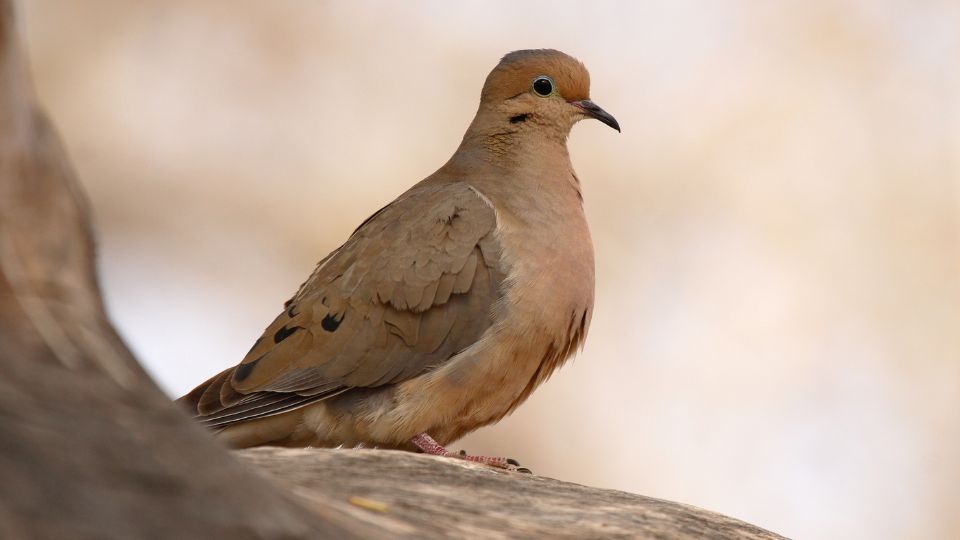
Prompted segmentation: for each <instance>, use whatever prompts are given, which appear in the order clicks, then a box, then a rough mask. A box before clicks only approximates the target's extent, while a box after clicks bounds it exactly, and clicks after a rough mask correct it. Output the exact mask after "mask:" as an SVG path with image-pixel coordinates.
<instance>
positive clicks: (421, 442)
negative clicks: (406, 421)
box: [410, 433, 530, 473]
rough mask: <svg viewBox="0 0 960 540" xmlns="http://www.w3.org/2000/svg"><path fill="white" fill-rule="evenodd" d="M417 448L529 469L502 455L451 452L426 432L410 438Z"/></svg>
mask: <svg viewBox="0 0 960 540" xmlns="http://www.w3.org/2000/svg"><path fill="white" fill-rule="evenodd" d="M410 442H412V443H413V444H414V445H416V447H417V448H419V449H420V450H422V451H423V453H424V454H430V455H432V456H444V457H454V458H460V459H465V460H467V461H475V462H477V463H483V464H484V465H490V466H491V467H497V468H499V469H507V470H510V471H518V472H526V473H529V472H530V470H529V469H525V468H523V467H520V466H519V465H520V464H519V463H517V460H515V459H509V458H502V457H487V456H470V455H467V454H466V453H465V452H460V453H457V452H451V451H449V450H447V449H446V448H444V447H442V446H440V443H438V442H437V441H435V440H433V437H431V436H430V435H427V434H426V433H421V434H419V435H417V436H416V437H414V438H413V439H411V440H410Z"/></svg>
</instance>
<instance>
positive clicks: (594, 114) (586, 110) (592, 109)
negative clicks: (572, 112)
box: [570, 99, 620, 132]
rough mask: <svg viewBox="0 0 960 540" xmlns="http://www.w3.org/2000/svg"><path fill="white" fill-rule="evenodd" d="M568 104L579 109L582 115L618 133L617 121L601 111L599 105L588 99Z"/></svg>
mask: <svg viewBox="0 0 960 540" xmlns="http://www.w3.org/2000/svg"><path fill="white" fill-rule="evenodd" d="M570 104H571V105H573V106H574V107H576V108H578V109H580V110H581V111H583V114H585V115H587V116H589V117H590V118H596V119H597V120H599V121H601V122H603V123H604V124H606V125H608V126H610V127H612V128H613V129H615V130H617V131H618V132H619V131H620V124H619V123H618V122H617V119H616V118H614V117H613V115H612V114H610V113H608V112H607V111H605V110H603V109H601V108H600V106H599V105H597V104H596V103H594V102H592V101H590V100H589V99H582V100H580V101H571V102H570Z"/></svg>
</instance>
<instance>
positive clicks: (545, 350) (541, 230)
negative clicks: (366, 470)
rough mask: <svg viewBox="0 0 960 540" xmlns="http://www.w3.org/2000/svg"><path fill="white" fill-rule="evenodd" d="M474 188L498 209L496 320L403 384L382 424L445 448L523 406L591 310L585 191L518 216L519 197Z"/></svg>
mask: <svg viewBox="0 0 960 540" xmlns="http://www.w3.org/2000/svg"><path fill="white" fill-rule="evenodd" d="M478 192H480V193H481V194H482V195H484V198H486V200H488V201H489V203H490V204H491V205H493V207H494V208H495V209H496V210H497V228H496V231H495V233H494V234H495V236H496V240H497V243H498V244H499V245H500V248H501V252H500V257H499V261H498V264H499V265H500V268H499V270H500V271H502V272H503V275H504V276H505V279H504V280H503V283H504V289H503V291H502V297H501V298H500V300H499V301H498V302H497V304H496V305H495V306H494V310H495V314H494V317H493V319H494V320H495V321H497V322H496V323H495V324H494V325H493V326H492V327H491V328H490V329H489V330H488V331H487V332H486V333H485V334H484V336H483V337H482V338H481V339H480V340H479V341H477V342H476V343H475V344H474V345H473V346H471V347H469V348H468V349H466V350H465V351H463V352H462V353H461V354H459V355H458V356H457V357H455V358H453V359H451V361H449V362H448V363H447V364H445V365H443V366H442V367H440V368H438V369H436V370H435V371H432V372H430V373H427V374H425V375H423V376H421V377H418V378H416V379H414V380H411V381H408V382H405V383H402V384H401V385H399V387H398V388H397V393H396V403H397V404H398V405H397V407H396V409H395V410H394V411H391V413H388V415H387V416H389V417H391V418H390V421H389V422H388V423H385V424H384V425H396V424H400V425H404V424H408V430H409V431H411V432H417V433H419V432H428V433H430V434H431V435H433V437H434V438H435V439H436V440H437V441H439V442H440V443H441V444H446V443H447V442H449V441H453V440H456V439H458V438H459V437H461V436H463V435H464V434H466V433H469V432H470V431H473V430H475V429H477V428H479V427H482V426H484V425H487V424H490V423H493V422H496V421H497V420H499V419H501V418H503V416H505V415H507V414H508V413H510V412H511V411H513V409H515V408H516V407H517V406H518V405H520V403H522V402H523V401H524V400H525V399H526V398H527V397H528V396H529V395H530V393H531V392H532V391H533V390H534V389H535V388H536V387H537V386H539V385H540V384H541V383H542V382H544V381H545V380H546V379H547V378H548V377H549V376H550V375H551V374H552V373H553V371H554V370H555V369H556V368H557V367H559V366H560V365H561V364H562V363H563V362H564V361H565V360H566V359H567V358H568V357H569V356H571V355H572V354H573V353H574V352H575V351H576V349H577V347H578V346H579V345H580V344H581V343H582V342H583V339H584V338H585V336H586V332H587V328H588V326H589V322H590V316H591V313H592V310H593V293H594V261H593V245H592V242H591V240H590V232H589V229H588V228H587V223H586V219H585V217H584V213H583V209H582V204H581V201H580V199H579V193H576V194H573V193H571V194H569V195H570V196H569V197H568V198H566V199H563V198H561V199H560V200H555V199H551V200H539V201H526V204H521V205H520V207H522V208H524V210H523V212H518V211H517V209H516V208H517V205H516V204H511V203H517V202H518V201H516V200H514V201H510V202H505V201H502V200H497V198H496V196H495V195H493V196H488V195H487V194H485V193H483V192H482V191H480V190H478ZM521 202H522V201H521ZM411 423H415V424H416V425H409V424H411Z"/></svg>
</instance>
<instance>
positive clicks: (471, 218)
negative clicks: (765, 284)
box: [180, 50, 619, 467]
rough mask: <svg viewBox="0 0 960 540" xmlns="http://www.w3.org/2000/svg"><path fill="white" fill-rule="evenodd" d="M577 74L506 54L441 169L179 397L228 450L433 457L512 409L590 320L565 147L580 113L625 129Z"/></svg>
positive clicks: (586, 266) (532, 53) (565, 65)
mask: <svg viewBox="0 0 960 540" xmlns="http://www.w3.org/2000/svg"><path fill="white" fill-rule="evenodd" d="M589 84H590V83H589V76H588V74H587V71H586V69H585V68H584V67H583V65H582V64H581V63H580V62H579V61H577V60H575V59H574V58H571V57H570V56H567V55H565V54H563V53H561V52H559V51H554V50H529V51H516V52H513V53H510V54H508V55H507V56H505V57H504V58H503V60H501V62H500V63H499V64H498V65H497V67H496V68H494V70H493V71H492V72H491V73H490V75H489V76H488V77H487V80H486V83H485V84H484V87H483V91H482V93H481V101H480V108H479V110H478V111H477V115H476V117H475V118H474V120H473V123H472V124H471V125H470V127H469V129H468V130H467V133H466V135H465V136H464V138H463V142H462V143H461V145H460V147H459V148H458V149H457V151H456V153H455V154H454V155H453V157H452V158H451V159H450V161H448V162H447V163H446V164H445V165H443V166H442V167H441V168H440V169H439V170H438V171H437V172H435V173H434V174H432V175H430V176H429V177H427V178H426V179H424V180H423V181H421V182H420V183H418V184H416V185H415V186H413V187H412V188H410V190H408V191H407V192H406V193H404V194H402V195H400V196H399V197H398V198H397V199H396V200H395V201H393V202H392V203H390V204H389V205H387V206H386V207H384V208H383V209H381V210H380V211H378V212H377V213H375V214H374V215H372V216H371V217H370V218H368V219H367V220H366V221H365V222H364V223H362V224H361V225H360V226H359V227H358V228H357V230H356V231H355V232H354V233H353V235H351V236H350V238H349V239H348V240H347V241H346V243H344V244H343V245H342V246H341V247H340V248H338V249H337V250H335V251H334V252H332V253H331V254H329V255H328V256H327V257H326V258H324V259H323V260H322V261H321V262H320V263H319V264H318V266H317V268H316V270H315V271H314V272H313V274H312V275H311V276H310V277H309V278H308V279H307V281H306V282H305V283H304V284H303V285H302V286H301V287H300V290H299V291H298V292H297V293H296V295H294V297H293V298H292V299H290V300H289V301H288V302H287V303H286V305H285V306H284V310H283V312H281V313H280V315H278V316H277V318H276V319H275V320H274V321H273V323H272V324H270V326H268V327H267V329H266V331H265V332H264V333H263V335H262V336H261V337H260V338H259V339H258V340H257V341H256V343H255V344H254V345H253V347H252V348H251V349H250V352H249V353H248V354H247V355H246V357H245V358H244V359H243V361H242V362H241V363H240V364H239V365H237V366H235V367H231V368H229V369H226V370H225V371H223V372H221V373H220V374H218V375H216V376H214V377H213V378H211V379H210V380H208V381H207V382H205V383H203V384H201V385H200V386H198V387H197V388H196V389H194V390H193V391H192V392H190V393H189V394H187V395H186V396H184V397H182V398H181V399H180V401H181V402H183V403H185V404H186V405H187V406H188V407H189V408H190V409H191V411H192V412H193V413H194V414H195V415H196V417H197V419H198V420H199V421H200V422H202V423H203V424H205V425H207V426H209V427H211V428H213V429H215V430H216V431H217V433H218V435H219V436H220V437H222V438H224V439H225V440H226V441H228V442H229V443H230V444H232V445H234V446H237V447H248V446H257V445H283V446H339V445H343V446H356V445H361V444H362V445H368V446H379V447H389V448H403V449H409V450H413V449H416V448H419V449H421V450H423V451H426V452H430V453H435V454H442V455H447V454H448V453H447V452H446V450H445V449H444V448H443V446H442V445H445V444H448V443H449V442H451V441H454V440H456V439H457V438H459V437H461V436H463V435H464V434H466V433H468V432H470V431H472V430H475V429H477V428H479V427H481V426H484V425H487V424H490V423H493V422H496V421H497V420H499V419H501V418H503V416H505V415H506V414H508V413H510V412H511V411H512V410H513V409H515V408H516V407H517V406H518V405H519V404H520V403H522V402H523V401H524V400H525V399H526V398H527V397H528V396H529V395H530V392H532V391H533V390H534V389H535V388H536V387H537V386H538V385H539V384H541V383H542V382H543V381H544V380H546V379H547V378H548V377H549V376H550V374H551V373H552V372H553V371H554V369H556V368H557V367H558V366H559V365H560V364H562V363H563V362H564V361H565V360H566V359H567V358H568V357H569V356H570V355H571V354H572V353H573V352H574V351H575V350H576V348H577V347H578V346H579V345H580V344H581V343H582V342H583V339H584V338H585V337H586V333H587V328H588V326H589V322H590V315H591V311H592V308H593V288H594V265H593V247H592V243H591V240H590V234H589V231H588V229H587V222H586V219H585V216H584V213H583V205H582V195H581V189H580V182H579V180H578V179H577V177H576V175H575V174H574V172H573V168H572V166H571V164H570V158H569V155H568V153H567V147H566V140H567V136H568V134H569V132H570V128H571V127H572V126H573V124H575V123H576V122H577V121H579V120H581V119H583V118H586V117H593V118H596V119H599V120H600V121H602V122H604V123H606V124H608V125H610V126H611V127H614V128H616V129H617V130H619V125H617V123H616V120H614V119H613V117H612V116H610V115H609V114H607V113H606V112H604V111H603V110H602V109H600V108H599V107H597V106H596V105H595V104H593V103H592V102H591V101H589ZM468 459H474V460H476V461H481V462H484V463H489V464H492V465H497V466H506V467H510V465H508V464H507V463H506V461H505V460H502V459H500V458H485V457H477V456H469V457H468Z"/></svg>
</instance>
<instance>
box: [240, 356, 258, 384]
mask: <svg viewBox="0 0 960 540" xmlns="http://www.w3.org/2000/svg"><path fill="white" fill-rule="evenodd" d="M262 359H263V357H262V356H261V357H260V358H257V359H256V360H254V361H253V362H247V363H246V364H240V365H239V366H237V369H235V370H234V371H233V380H235V381H237V382H240V381H242V380H244V379H246V378H247V377H249V376H250V373H251V372H253V368H254V366H256V365H257V362H259V361H260V360H262Z"/></svg>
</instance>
